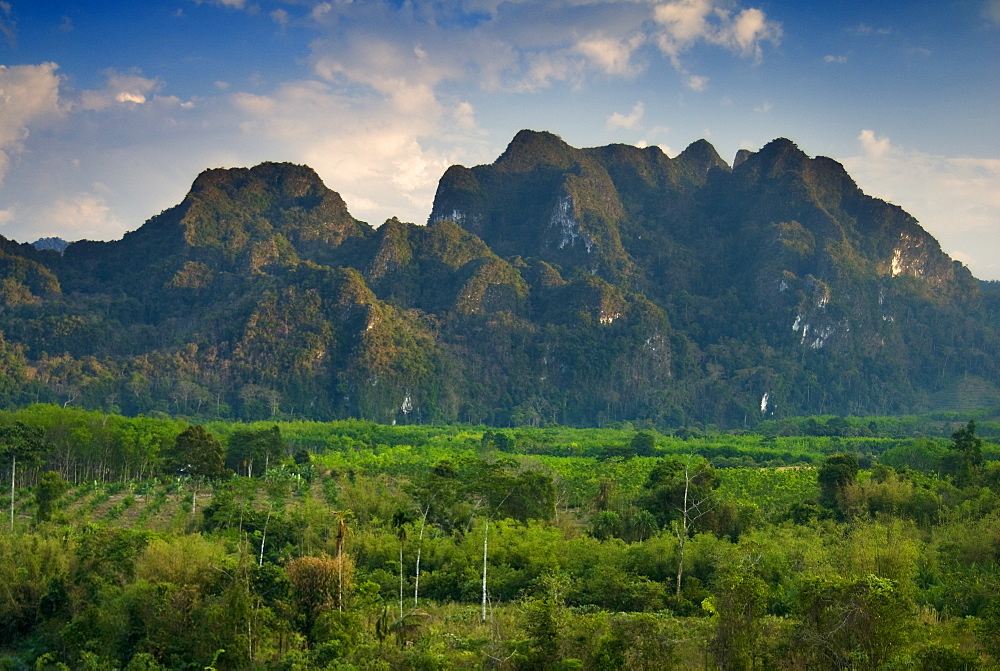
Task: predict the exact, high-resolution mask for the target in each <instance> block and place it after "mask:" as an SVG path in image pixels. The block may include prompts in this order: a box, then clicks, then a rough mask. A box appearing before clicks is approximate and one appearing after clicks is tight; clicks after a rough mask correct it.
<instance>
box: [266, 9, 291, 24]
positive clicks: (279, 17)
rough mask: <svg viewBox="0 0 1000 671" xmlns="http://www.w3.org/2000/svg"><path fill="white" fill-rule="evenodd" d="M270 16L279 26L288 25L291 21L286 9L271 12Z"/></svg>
mask: <svg viewBox="0 0 1000 671" xmlns="http://www.w3.org/2000/svg"><path fill="white" fill-rule="evenodd" d="M269 16H270V17H271V20H272V21H274V22H275V23H276V24H278V25H279V26H287V25H288V20H289V17H288V12H287V11H285V10H284V9H276V10H274V11H273V12H271V13H270V14H269Z"/></svg>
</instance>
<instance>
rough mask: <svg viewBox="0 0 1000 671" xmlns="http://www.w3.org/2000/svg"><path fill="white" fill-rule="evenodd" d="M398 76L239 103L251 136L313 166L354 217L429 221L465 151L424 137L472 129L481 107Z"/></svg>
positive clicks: (291, 87)
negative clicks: (371, 87) (367, 85)
mask: <svg viewBox="0 0 1000 671" xmlns="http://www.w3.org/2000/svg"><path fill="white" fill-rule="evenodd" d="M390 60H391V59H390ZM383 62H385V61H383ZM333 72H334V71H332V70H331V74H332V73H333ZM336 72H338V73H340V74H346V73H349V72H351V70H350V69H349V68H339V69H337V70H336ZM392 80H393V76H392V73H391V72H387V73H386V74H385V79H384V80H382V79H377V81H375V82H374V83H375V84H376V85H377V86H378V87H379V88H380V89H384V92H383V91H376V92H371V93H369V94H366V95H361V96H351V95H346V94H345V93H343V92H342V91H341V90H339V88H338V87H336V86H334V85H333V84H330V83H322V82H315V81H312V82H310V81H303V82H290V83H286V84H283V85H281V86H279V87H278V88H277V89H275V90H274V91H272V92H271V93H269V94H268V95H264V96H262V95H250V94H246V93H241V94H237V95H234V96H233V97H232V101H233V105H234V111H235V112H236V113H237V115H239V116H240V117H241V118H242V119H243V121H242V123H241V125H240V128H241V129H242V132H243V135H244V136H245V138H248V139H249V138H254V141H255V142H257V143H263V144H264V147H266V146H267V145H270V146H272V147H274V148H275V151H276V152H280V153H279V154H278V155H291V156H294V160H296V161H298V162H304V163H306V164H308V165H310V166H312V167H313V168H314V169H315V170H316V171H317V172H318V173H319V174H320V176H321V177H322V178H323V180H324V181H325V182H326V184H327V185H329V186H330V188H332V189H335V190H337V191H339V192H341V194H342V195H343V196H344V199H345V200H346V201H347V204H348V207H349V208H350V209H351V212H352V214H354V215H355V216H358V217H360V218H362V219H368V220H370V221H372V223H374V224H376V225H377V224H380V223H382V221H384V220H385V219H387V218H389V217H390V216H399V217H401V218H404V219H407V220H410V221H417V222H420V223H423V222H424V221H425V220H426V217H427V215H428V214H429V212H430V208H431V204H432V201H433V198H434V192H435V190H436V187H437V181H438V180H439V179H440V177H441V175H442V174H443V173H444V171H445V170H446V169H447V167H448V166H449V165H451V164H452V163H454V162H456V159H457V158H458V157H457V156H456V155H453V154H450V153H444V152H442V151H440V150H436V149H430V148H426V147H424V146H423V145H422V143H421V138H425V137H431V136H440V135H446V134H449V133H451V134H454V133H462V132H469V133H471V132H473V130H474V124H475V119H474V112H475V110H474V108H473V107H472V105H471V104H469V103H458V104H457V105H454V106H451V107H445V106H444V105H442V104H440V103H439V102H438V101H437V100H436V99H435V98H434V97H433V96H431V95H428V92H427V90H426V87H425V86H423V85H419V84H417V83H413V82H411V83H405V82H399V85H398V86H397V87H395V88H394V87H393V86H392ZM279 148H280V149H279ZM261 151H265V152H266V151H267V150H266V149H265V148H263V147H262V148H261ZM265 157H266V156H265ZM262 158H263V157H262ZM376 203H377V205H375V204H376Z"/></svg>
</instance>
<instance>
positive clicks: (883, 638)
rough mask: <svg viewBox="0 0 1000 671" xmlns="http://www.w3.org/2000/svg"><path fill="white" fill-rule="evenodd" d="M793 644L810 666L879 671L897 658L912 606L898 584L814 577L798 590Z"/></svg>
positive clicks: (872, 579)
mask: <svg viewBox="0 0 1000 671" xmlns="http://www.w3.org/2000/svg"><path fill="white" fill-rule="evenodd" d="M797 614H798V617H799V624H798V626H797V628H796V631H795V635H794V639H795V641H796V643H797V644H798V645H799V646H800V654H801V655H802V657H803V658H804V660H806V662H807V663H811V664H815V665H819V666H830V667H833V668H847V667H850V666H854V665H858V666H862V667H865V668H879V667H880V666H882V665H883V664H885V663H887V662H889V661H890V660H891V659H892V658H893V657H895V656H896V655H898V654H899V652H900V649H901V648H902V646H903V645H904V644H905V643H906V641H907V638H908V636H909V630H910V628H911V626H912V625H911V619H910V616H911V605H910V603H909V602H908V601H907V600H906V598H905V597H904V596H903V595H902V594H901V593H900V591H899V589H898V587H897V585H896V583H894V582H893V581H892V580H889V579H886V578H878V577H876V576H873V575H868V576H864V577H861V578H855V579H848V578H841V577H837V578H813V579H810V580H807V581H805V582H804V583H803V584H802V586H801V589H800V593H799V601H798V609H797Z"/></svg>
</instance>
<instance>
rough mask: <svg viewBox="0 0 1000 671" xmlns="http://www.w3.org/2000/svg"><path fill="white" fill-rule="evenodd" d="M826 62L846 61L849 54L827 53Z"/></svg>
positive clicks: (824, 58)
mask: <svg viewBox="0 0 1000 671" xmlns="http://www.w3.org/2000/svg"><path fill="white" fill-rule="evenodd" d="M823 62H824V63H846V62H847V56H834V55H832V54H827V55H826V56H824V57H823Z"/></svg>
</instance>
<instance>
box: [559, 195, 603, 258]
mask: <svg viewBox="0 0 1000 671" xmlns="http://www.w3.org/2000/svg"><path fill="white" fill-rule="evenodd" d="M549 227H551V228H555V229H556V230H558V231H559V242H558V245H557V246H558V247H559V249H564V248H566V247H567V246H569V247H574V246H576V243H577V242H578V241H579V242H582V243H583V246H584V248H586V250H587V253H588V254H589V253H590V252H591V250H592V249H593V247H594V241H593V240H591V239H590V236H589V235H587V234H586V233H584V232H583V230H581V229H580V222H578V221H577V220H576V217H574V216H573V199H572V198H571V197H570V196H563V197H562V198H560V199H559V200H558V201H556V206H555V207H554V208H553V210H552V216H551V217H550V218H549Z"/></svg>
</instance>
